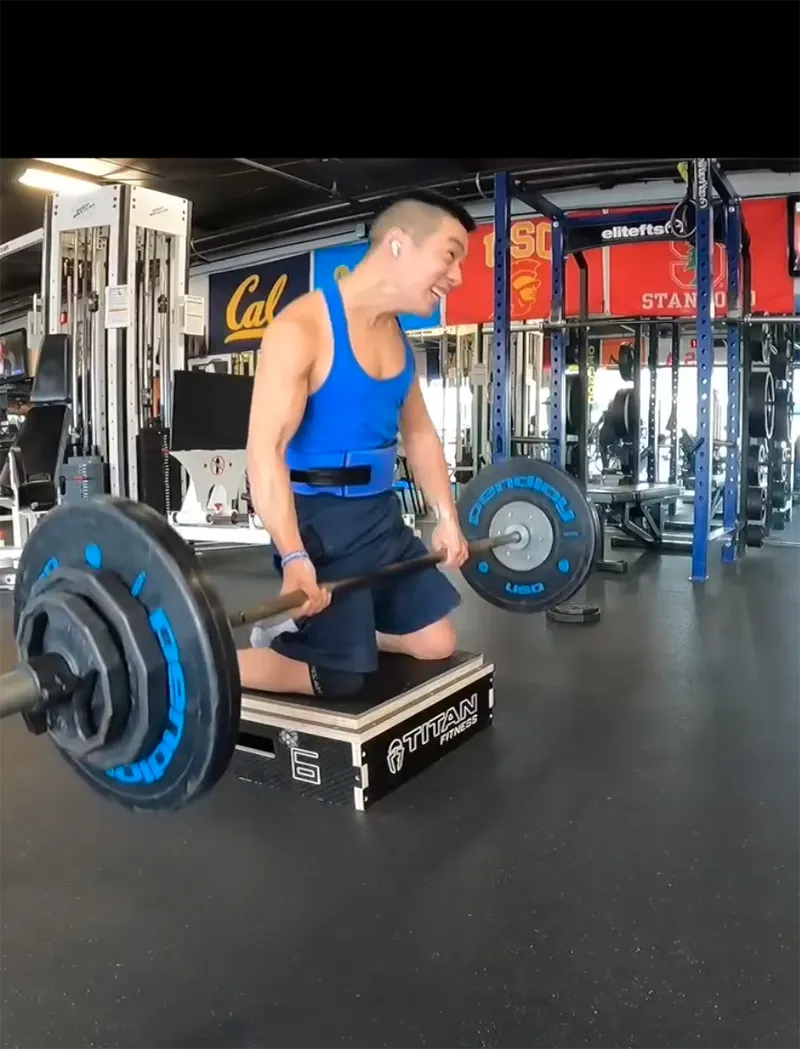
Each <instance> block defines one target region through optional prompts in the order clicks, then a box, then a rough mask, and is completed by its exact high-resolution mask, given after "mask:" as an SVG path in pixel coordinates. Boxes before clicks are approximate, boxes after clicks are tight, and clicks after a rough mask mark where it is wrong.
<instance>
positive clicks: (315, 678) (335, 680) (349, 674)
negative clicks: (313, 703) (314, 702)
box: [308, 666, 367, 699]
mask: <svg viewBox="0 0 800 1049" xmlns="http://www.w3.org/2000/svg"><path fill="white" fill-rule="evenodd" d="M308 670H309V674H310V676H311V687H312V688H313V689H314V694H315V695H317V696H325V697H326V698H335V699H347V698H348V697H349V696H354V695H355V694H356V693H357V692H360V691H361V689H362V688H363V687H364V683H365V682H366V680H367V677H366V674H356V673H354V672H353V671H351V670H331V669H330V668H329V667H315V666H310V667H309V668H308Z"/></svg>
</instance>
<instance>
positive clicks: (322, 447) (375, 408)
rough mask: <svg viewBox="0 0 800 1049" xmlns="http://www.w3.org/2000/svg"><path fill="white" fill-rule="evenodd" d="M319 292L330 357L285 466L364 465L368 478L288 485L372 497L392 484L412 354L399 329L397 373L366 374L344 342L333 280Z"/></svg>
mask: <svg viewBox="0 0 800 1049" xmlns="http://www.w3.org/2000/svg"><path fill="white" fill-rule="evenodd" d="M320 290H321V291H322V294H323V296H324V298H325V304H326V306H327V309H328V316H329V318H330V323H331V330H332V333H333V360H332V361H331V368H330V371H329V373H328V376H327V378H326V379H325V381H324V382H323V384H322V386H320V388H319V389H318V390H317V391H316V392H315V393H312V394H311V395H310V396H309V398H308V401H307V402H306V410H305V414H304V416H303V419H302V422H301V423H300V426H299V427H298V428H297V432H296V433H295V435H294V436H293V437H292V439H291V441H290V442H289V445H288V447H287V449H286V465H287V466H288V467H289V469H290V470H311V469H315V468H316V469H321V468H324V467H328V468H330V467H337V466H362V465H370V466H371V467H372V475H373V481H372V482H371V483H370V484H369V485H366V486H364V487H363V488H359V489H356V488H353V489H352V490H344V491H343V490H341V489H339V490H337V489H330V488H315V489H311V488H310V487H309V486H307V485H303V484H293V485H292V487H293V489H294V491H295V492H296V493H298V494H309V495H310V494H314V495H316V494H323V493H329V494H331V493H332V494H342V495H374V494H375V493H376V492H377V491H385V490H386V489H388V488H391V486H392V480H393V477H394V459H395V449H396V445H397V434H398V426H399V422H400V410H401V408H402V406H403V402H404V401H405V399H406V396H407V395H408V391H409V389H410V387H411V383H412V382H413V380H414V373H415V367H414V354H413V351H412V349H411V347H410V346H409V344H408V340H407V339H406V338H405V336H404V335H402V331H401V335H402V338H403V345H404V347H405V364H404V366H403V370H402V371H401V372H400V374H399V375H397V376H394V377H393V378H391V379H374V378H373V377H372V376H370V375H367V373H366V372H365V371H364V369H363V368H362V367H361V365H360V364H359V363H358V361H357V360H356V357H355V354H354V353H353V348H352V346H351V345H350V336H349V334H348V331H347V317H346V315H345V310H344V303H343V302H342V296H341V293H340V291H339V287H338V284H337V283H336V282H335V281H332V282H330V283H328V284H326V285H324V286H323V287H322V288H321V289H320ZM398 328H399V325H398Z"/></svg>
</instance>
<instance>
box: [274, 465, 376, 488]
mask: <svg viewBox="0 0 800 1049" xmlns="http://www.w3.org/2000/svg"><path fill="white" fill-rule="evenodd" d="M371 479H372V467H371V466H331V467H327V466H323V467H319V468H315V469H313V470H290V471H289V480H290V481H292V482H294V483H296V484H308V485H312V486H313V487H314V488H345V487H348V486H355V485H359V484H369V482H370V481H371Z"/></svg>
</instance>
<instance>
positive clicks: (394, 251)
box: [391, 240, 400, 258]
mask: <svg viewBox="0 0 800 1049" xmlns="http://www.w3.org/2000/svg"><path fill="white" fill-rule="evenodd" d="M391 248H392V255H394V257H395V258H397V256H398V255H399V254H400V241H399V240H393V241H392V243H391Z"/></svg>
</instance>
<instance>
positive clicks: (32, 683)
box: [0, 663, 41, 718]
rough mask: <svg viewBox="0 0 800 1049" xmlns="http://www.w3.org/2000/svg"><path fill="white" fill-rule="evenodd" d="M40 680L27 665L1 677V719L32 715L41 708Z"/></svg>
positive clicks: (23, 664) (15, 668)
mask: <svg viewBox="0 0 800 1049" xmlns="http://www.w3.org/2000/svg"><path fill="white" fill-rule="evenodd" d="M40 696H41V690H40V688H39V679H38V678H37V677H36V674H34V672H33V670H32V668H31V667H29V666H28V664H27V663H20V664H19V666H17V667H14V669H13V670H9V671H8V673H7V674H2V675H0V718H8V717H11V715H12V714H32V713H34V712H35V711H36V709H37V708H38V706H39V702H40Z"/></svg>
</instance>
